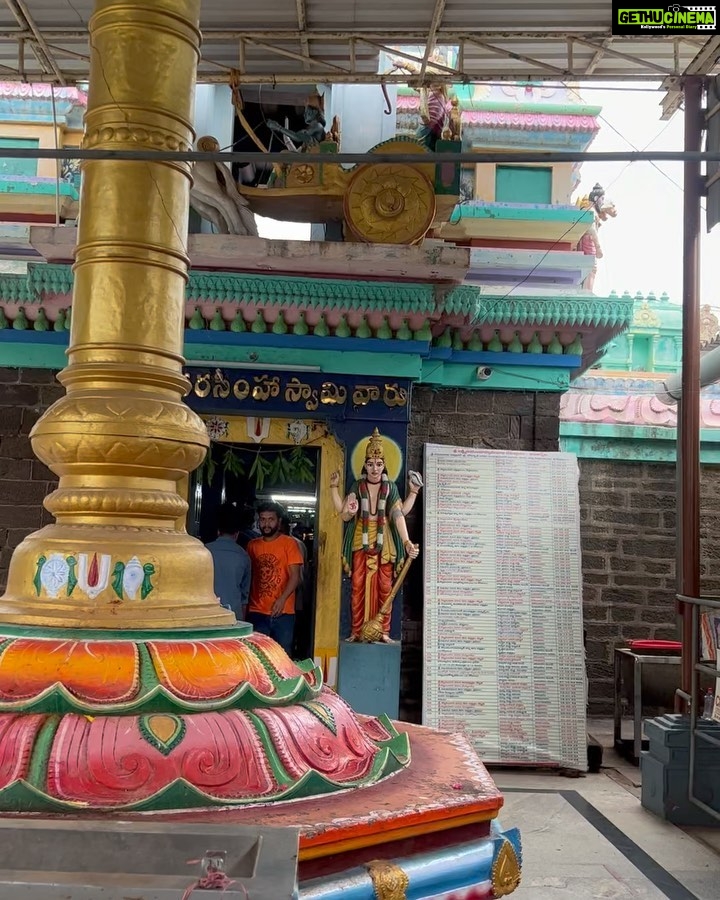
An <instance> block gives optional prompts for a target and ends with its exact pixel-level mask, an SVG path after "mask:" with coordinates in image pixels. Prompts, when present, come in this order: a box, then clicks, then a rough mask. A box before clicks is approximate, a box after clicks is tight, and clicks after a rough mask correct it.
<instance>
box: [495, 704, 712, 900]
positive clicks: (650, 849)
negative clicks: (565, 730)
mask: <svg viewBox="0 0 720 900" xmlns="http://www.w3.org/2000/svg"><path fill="white" fill-rule="evenodd" d="M608 725H610V723H607V722H606V721H604V722H593V723H591V725H590V727H589V731H590V733H591V734H593V735H594V736H595V737H596V738H597V739H599V740H600V741H601V743H603V744H604V745H608V747H607V749H606V750H605V754H604V759H603V770H602V772H601V773H599V774H597V775H587V776H585V777H584V778H563V777H560V776H558V775H553V774H550V772H549V771H548V772H537V771H528V772H524V771H518V770H512V771H509V770H503V769H497V770H495V771H493V773H492V774H493V777H494V778H495V781H496V782H497V784H498V786H499V787H500V788H501V790H503V791H504V792H505V810H504V812H503V814H502V817H501V821H502V824H503V827H511V826H514V825H517V826H518V827H519V828H520V829H521V832H522V839H523V857H524V859H523V884H522V885H521V887H520V888H519V890H518V892H517V893H516V894H515V895H514V896H516V897H518V900H520V898H523V897H527V898H528V900H566V898H567V900H570V898H573V900H582V898H588V900H590V898H593V900H598V898H602V900H616V898H617V900H624V898H635V900H651V898H652V900H656V898H657V900H662V898H670V900H719V898H720V853H718V850H716V849H715V848H716V847H720V822H719V823H718V829H717V830H714V829H687V831H685V830H680V829H679V828H676V827H675V826H674V825H670V824H668V823H667V822H663V821H662V820H660V819H658V818H656V817H655V816H654V815H652V814H651V813H648V812H646V811H645V810H644V809H643V808H642V806H641V805H640V799H639V797H640V790H639V787H640V772H639V770H638V769H637V768H635V767H634V766H631V765H629V764H628V763H626V762H624V760H622V759H621V758H620V757H619V756H617V755H616V754H615V752H614V751H613V750H612V749H611V748H610V746H609V745H610V743H611V733H612V732H611V725H610V727H608Z"/></svg>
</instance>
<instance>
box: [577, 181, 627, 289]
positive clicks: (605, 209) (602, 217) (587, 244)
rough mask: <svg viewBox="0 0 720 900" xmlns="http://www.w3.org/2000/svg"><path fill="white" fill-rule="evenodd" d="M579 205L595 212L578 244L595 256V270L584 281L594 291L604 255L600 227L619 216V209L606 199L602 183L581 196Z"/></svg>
mask: <svg viewBox="0 0 720 900" xmlns="http://www.w3.org/2000/svg"><path fill="white" fill-rule="evenodd" d="M577 206H578V207H579V208H580V209H591V210H592V211H593V213H594V221H593V224H592V225H591V226H590V228H588V230H587V231H586V232H585V234H584V235H583V236H582V237H581V238H580V241H579V242H578V245H577V249H578V251H579V252H580V253H584V254H585V255H586V256H594V257H595V263H594V265H593V270H592V272H591V273H590V274H589V275H588V276H587V278H586V279H585V281H583V287H584V288H585V289H586V290H588V291H592V289H593V288H594V287H595V278H596V277H597V270H598V267H597V261H598V260H599V259H602V257H603V251H602V247H601V246H600V238H599V236H598V229H599V228H600V226H601V225H602V223H603V222H606V221H607V220H608V219H614V218H615V217H616V216H617V210H616V209H615V204H614V203H612V202H608V201H606V199H605V190H604V188H603V187H602V185H600V184H596V185H595V186H594V187H593V189H592V190H591V191H590V193H589V194H588V195H587V196H586V197H581V198H580V199H579V200H578V201H577Z"/></svg>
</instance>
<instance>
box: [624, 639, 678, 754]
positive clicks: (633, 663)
mask: <svg viewBox="0 0 720 900" xmlns="http://www.w3.org/2000/svg"><path fill="white" fill-rule="evenodd" d="M670 666H674V667H675V668H676V670H677V671H673V670H672V669H671V668H669V667H670ZM652 667H660V668H656V671H655V673H654V675H655V678H654V679H653V680H652V681H650V679H649V676H650V673H651V672H652ZM628 674H629V675H630V678H629V679H628V678H627V677H626V676H627V675H628ZM628 680H630V681H631V682H632V683H631V685H630V688H631V690H630V691H629V692H626V691H625V688H626V682H627V681H628ZM679 686H680V657H679V656H671V655H670V654H665V653H663V654H655V655H653V654H649V653H635V652H634V651H633V650H631V649H630V648H629V647H616V648H615V708H614V713H615V716H614V719H615V727H614V735H613V738H614V745H615V749H616V750H617V752H618V753H620V754H621V755H622V756H628V755H629V753H628V751H629V750H630V749H632V754H631V756H630V760H631V762H633V763H634V764H635V765H638V764H639V762H640V754H641V753H642V750H643V736H642V731H643V704H645V705H646V706H651V705H652V706H663V705H665V702H666V701H667V702H668V704H669V709H670V710H672V708H673V703H674V696H675V689H676V688H678V687H679ZM648 698H650V701H653V702H649V700H648ZM623 700H629V702H630V703H631V704H632V710H633V732H632V738H631V739H629V740H628V739H627V738H624V737H623V734H622V720H623Z"/></svg>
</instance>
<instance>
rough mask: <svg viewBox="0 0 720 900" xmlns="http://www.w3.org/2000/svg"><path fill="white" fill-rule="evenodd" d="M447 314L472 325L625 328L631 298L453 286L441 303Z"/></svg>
mask: <svg viewBox="0 0 720 900" xmlns="http://www.w3.org/2000/svg"><path fill="white" fill-rule="evenodd" d="M443 308H444V311H445V312H446V313H447V314H449V315H456V316H467V317H468V320H469V322H470V323H471V324H473V325H483V324H486V323H487V324H489V323H494V322H497V323H498V324H501V325H527V324H531V323H532V324H538V325H563V324H564V325H571V326H581V325H584V326H595V327H611V328H617V327H621V328H625V327H627V326H628V325H629V324H630V322H631V321H632V316H633V299H632V298H631V297H630V296H623V297H618V296H617V295H611V296H610V297H594V296H590V297H588V296H577V297H573V296H570V297H534V296H523V295H517V294H513V295H512V296H509V295H507V294H505V295H498V296H493V295H492V294H487V293H483V292H481V291H480V290H479V289H478V288H476V287H474V286H473V285H460V286H458V287H455V288H452V289H451V290H450V291H449V292H448V294H447V296H446V297H445V301H444V304H443Z"/></svg>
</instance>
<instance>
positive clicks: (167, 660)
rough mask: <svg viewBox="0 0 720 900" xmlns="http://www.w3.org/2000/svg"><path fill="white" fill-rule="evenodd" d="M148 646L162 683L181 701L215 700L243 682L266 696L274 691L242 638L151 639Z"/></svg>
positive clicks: (258, 661)
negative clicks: (197, 639)
mask: <svg viewBox="0 0 720 900" xmlns="http://www.w3.org/2000/svg"><path fill="white" fill-rule="evenodd" d="M148 649H149V650H150V654H151V655H152V659H153V663H154V664H155V671H156V672H157V676H158V678H159V679H160V683H161V684H163V685H164V686H165V687H166V688H167V689H168V690H169V691H170V692H171V693H172V694H173V696H175V697H178V698H179V699H181V700H188V701H198V700H216V699H219V698H221V697H227V696H228V695H229V694H232V693H233V692H234V691H235V690H237V688H238V687H240V686H241V685H242V684H244V683H247V684H249V685H250V686H251V687H253V688H254V689H255V690H256V691H257V692H258V693H259V694H261V695H263V696H266V697H267V696H270V695H271V694H274V693H275V686H274V685H273V683H272V680H271V679H270V676H269V675H268V673H267V671H266V670H265V669H264V668H263V665H262V663H261V662H260V660H259V659H257V657H256V656H255V655H254V654H253V653H252V651H251V650H250V649H249V648H248V647H247V646H246V643H245V639H243V638H234V639H227V640H223V639H222V638H220V639H218V640H214V641H211V640H206V641H151V642H149V643H148ZM298 674H300V673H299V672H298Z"/></svg>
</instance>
